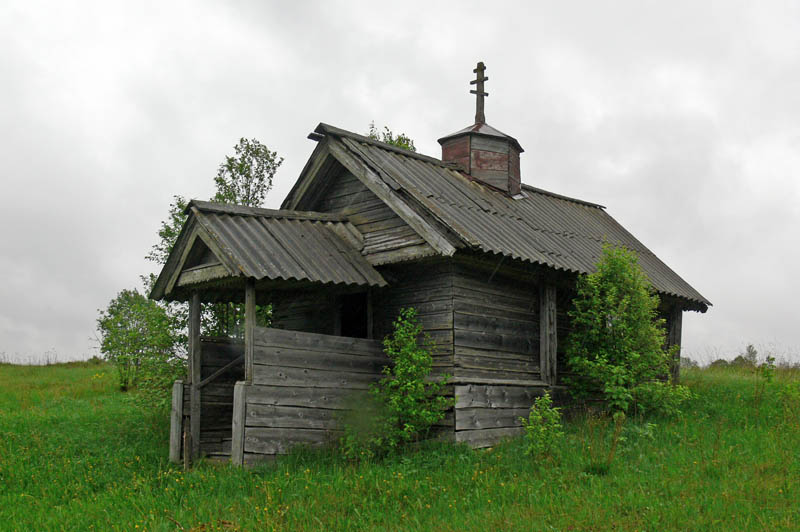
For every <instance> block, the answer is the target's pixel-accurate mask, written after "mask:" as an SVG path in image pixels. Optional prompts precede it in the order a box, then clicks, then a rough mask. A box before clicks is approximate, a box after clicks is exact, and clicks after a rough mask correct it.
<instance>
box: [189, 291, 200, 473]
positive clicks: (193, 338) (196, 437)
mask: <svg viewBox="0 0 800 532" xmlns="http://www.w3.org/2000/svg"><path fill="white" fill-rule="evenodd" d="M200 311H201V310H200V295H199V294H198V293H197V292H196V291H195V292H194V293H192V300H191V303H190V304H189V378H190V379H191V398H190V401H191V407H190V408H191V410H190V416H191V417H190V420H189V431H190V434H191V437H192V448H191V453H190V456H191V459H192V460H194V459H195V458H197V457H198V456H199V455H200V416H201V407H200V399H201V398H200V388H199V387H198V384H200V381H201V375H202V365H203V360H202V353H203V352H202V348H201V343H200Z"/></svg>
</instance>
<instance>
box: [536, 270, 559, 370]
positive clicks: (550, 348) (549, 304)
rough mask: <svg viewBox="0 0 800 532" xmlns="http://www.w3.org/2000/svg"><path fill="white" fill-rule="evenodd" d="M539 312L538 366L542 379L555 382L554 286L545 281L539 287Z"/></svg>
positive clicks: (555, 320)
mask: <svg viewBox="0 0 800 532" xmlns="http://www.w3.org/2000/svg"><path fill="white" fill-rule="evenodd" d="M539 301H540V303H539V304H540V309H539V310H540V312H539V357H540V359H539V367H540V368H541V374H542V381H544V382H546V383H547V384H555V383H556V369H557V368H556V356H557V354H556V353H557V351H558V331H557V325H558V323H557V314H556V287H555V285H553V284H549V283H545V284H543V285H542V286H541V288H540V298H539Z"/></svg>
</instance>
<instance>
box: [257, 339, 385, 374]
mask: <svg viewBox="0 0 800 532" xmlns="http://www.w3.org/2000/svg"><path fill="white" fill-rule="evenodd" d="M255 360H256V363H257V364H264V365H268V366H278V367H282V368H308V369H323V370H329V371H351V372H353V373H369V374H372V375H374V374H377V373H380V372H381V369H383V367H384V366H386V365H387V364H389V363H390V360H389V358H388V357H386V356H383V355H382V354H376V355H375V356H367V355H362V354H357V355H355V354H349V353H337V352H334V351H330V350H325V349H323V350H310V349H298V348H295V347H264V346H260V345H259V346H256V347H255Z"/></svg>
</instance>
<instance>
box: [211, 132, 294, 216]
mask: <svg viewBox="0 0 800 532" xmlns="http://www.w3.org/2000/svg"><path fill="white" fill-rule="evenodd" d="M233 149H234V151H235V152H236V155H235V156H234V157H231V156H226V157H225V162H224V163H222V164H221V165H219V169H218V170H217V176H216V177H215V178H214V184H216V186H217V193H216V194H215V195H214V198H213V199H214V201H218V202H220V203H233V204H237V205H247V206H248V207H260V206H261V204H262V203H264V197H265V196H266V195H267V192H269V190H270V189H271V188H272V178H273V177H274V176H275V172H276V171H277V170H278V168H280V166H281V164H283V157H278V153H277V152H274V151H270V150H269V148H267V147H266V146H264V145H263V144H261V143H260V142H259V141H258V140H256V139H249V140H248V139H246V138H244V137H242V138H241V139H239V144H237V145H236V146H234V147H233Z"/></svg>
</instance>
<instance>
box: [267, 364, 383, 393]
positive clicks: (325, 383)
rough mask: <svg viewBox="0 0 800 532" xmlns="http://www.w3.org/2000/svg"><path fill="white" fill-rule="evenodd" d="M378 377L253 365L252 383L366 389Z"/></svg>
mask: <svg viewBox="0 0 800 532" xmlns="http://www.w3.org/2000/svg"><path fill="white" fill-rule="evenodd" d="M378 377H379V375H377V374H375V375H373V374H369V373H351V372H344V371H324V370H319V369H303V368H284V367H279V366H266V365H262V364H255V366H254V370H253V383H254V384H261V385H273V386H308V387H313V388H342V389H356V390H357V389H366V388H368V387H369V385H370V384H371V383H372V382H374V381H375V380H376V379H377V378H378Z"/></svg>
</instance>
